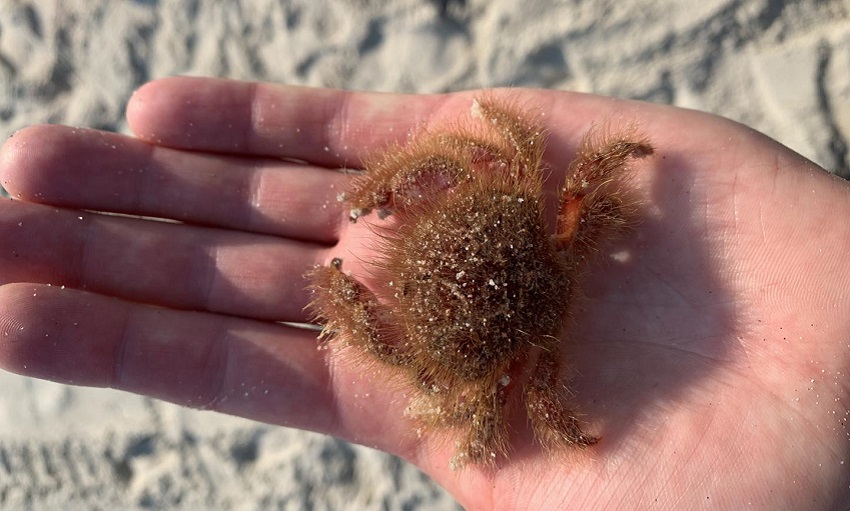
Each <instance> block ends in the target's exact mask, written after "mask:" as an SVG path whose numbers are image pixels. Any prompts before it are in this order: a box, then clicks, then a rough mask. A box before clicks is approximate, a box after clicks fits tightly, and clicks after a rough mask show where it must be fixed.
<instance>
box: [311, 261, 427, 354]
mask: <svg viewBox="0 0 850 511" xmlns="http://www.w3.org/2000/svg"><path fill="white" fill-rule="evenodd" d="M307 277H308V278H310V279H311V280H312V282H313V284H312V285H311V286H310V289H311V291H312V293H313V301H312V302H311V303H310V305H309V306H308V307H309V308H310V309H311V310H312V311H313V313H314V314H315V315H316V316H317V317H318V319H320V320H322V321H324V322H325V326H324V329H323V330H322V337H328V336H332V335H334V334H335V333H336V332H337V331H340V332H345V333H346V336H347V337H346V338H345V341H346V342H348V343H349V344H351V345H354V346H358V347H360V348H361V349H363V350H364V351H365V352H367V353H369V354H370V355H373V356H374V357H375V358H376V359H378V360H380V361H382V362H384V363H386V364H390V365H396V366H399V365H401V366H404V365H408V364H409V362H410V356H409V354H407V353H406V350H404V346H402V345H401V344H400V342H401V337H402V336H400V335H397V334H396V335H394V332H393V329H394V325H393V324H392V323H391V322H389V321H386V319H385V318H383V317H382V316H384V315H386V314H388V313H389V311H388V310H387V309H386V308H385V307H384V306H383V305H381V304H380V303H379V302H378V300H377V298H376V297H375V295H374V294H373V293H372V292H371V291H369V290H368V289H367V288H366V287H364V286H363V285H362V284H361V283H360V282H358V281H357V280H355V279H354V278H353V277H352V276H350V275H347V274H345V273H344V272H343V271H342V260H341V259H338V258H336V259H334V260H333V261H332V262H331V265H330V266H319V267H317V268H314V269H313V270H312V271H311V272H310V273H309V274H308V275H307Z"/></svg>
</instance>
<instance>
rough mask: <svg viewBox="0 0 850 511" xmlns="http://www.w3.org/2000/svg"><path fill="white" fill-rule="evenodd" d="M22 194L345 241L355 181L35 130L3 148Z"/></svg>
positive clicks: (110, 137) (5, 174)
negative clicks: (345, 200) (341, 232)
mask: <svg viewBox="0 0 850 511" xmlns="http://www.w3.org/2000/svg"><path fill="white" fill-rule="evenodd" d="M0 179H2V183H3V186H4V187H5V188H6V189H7V190H8V191H9V192H10V193H11V194H12V195H13V196H15V197H18V198H22V199H25V200H29V201H35V202H42V203H47V204H52V205H55V206H62V207H71V208H79V209H90V210H99V211H109V212H116V213H125V214H130V215H141V216H152V217H159V218H168V219H174V220H180V221H182V222H189V223H195V224H204V225H213V226H217V227H227V228H232V229H239V230H246V231H252V232H258V233H265V234H274V235H279V236H287V237H293V238H299V239H304V240H313V241H318V242H323V243H333V242H335V241H336V237H337V232H336V231H337V229H338V228H339V226H340V225H344V217H345V213H344V212H343V211H342V207H341V205H340V204H339V203H338V201H337V200H336V196H337V195H338V194H339V193H340V191H341V189H342V188H343V187H344V181H345V179H346V177H345V176H344V175H342V174H340V173H336V172H329V171H327V170H322V169H316V168H315V167H310V166H306V165H299V164H295V163H285V162H281V161H280V160H268V159H247V158H236V157H226V156H219V155H212V154H203V153H192V152H186V151H178V150H174V149H169V148H165V147H158V146H153V145H150V144H147V143H145V142H142V141H140V140H137V139H134V138H131V137H127V136H124V135H118V134H114V133H106V132H101V131H94V130H85V129H76V128H68V127H64V126H51V125H45V126H34V127H31V128H27V129H24V130H22V131H20V132H18V133H16V134H15V136H14V137H12V138H11V139H9V140H8V141H7V142H6V143H5V144H4V145H3V148H2V150H0Z"/></svg>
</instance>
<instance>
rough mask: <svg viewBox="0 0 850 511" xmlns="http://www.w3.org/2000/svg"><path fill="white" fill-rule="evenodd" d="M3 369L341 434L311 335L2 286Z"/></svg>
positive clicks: (22, 286) (77, 295) (93, 297)
mask: <svg viewBox="0 0 850 511" xmlns="http://www.w3.org/2000/svg"><path fill="white" fill-rule="evenodd" d="M0 304H2V306H0V367H2V368H4V369H6V370H8V371H11V372H15V373H19V374H25V375H28V376H34V377H37V378H45V379H49V380H53V381H58V382H62V383H73V384H75V385H87V386H96V387H113V388H116V389H121V390H127V391H130V392H135V393H138V394H144V395H148V396H152V397H156V398H159V399H164V400H167V401H171V402H174V403H178V404H180V405H185V406H191V407H195V408H203V409H211V410H218V411H222V412H225V413H231V414H236V415H242V416H246V417H252V418H255V419H259V420H263V421H267V422H273V423H277V424H285V425H291V426H296V427H300V428H306V429H311V430H316V431H325V432H335V431H333V430H332V428H333V427H334V424H335V422H336V421H335V420H334V415H335V410H334V406H335V404H334V403H335V400H334V397H333V395H332V390H331V386H330V385H329V382H328V378H329V376H328V368H327V364H326V363H325V360H324V358H323V357H322V356H321V355H320V353H319V352H317V350H316V345H315V332H308V331H304V330H298V329H294V328H289V327H284V326H281V325H276V324H271V323H261V322H257V321H250V320H244V319H237V318H232V317H227V316H220V315H216V314H209V313H200V312H185V311H175V310H169V309H161V308H157V307H152V306H145V305H140V304H134V303H131V302H125V301H122V300H118V299H113V298H107V297H104V296H101V295H97V294H92V293H86V292H81V291H76V290H71V289H60V288H57V287H47V286H43V285H34V284H10V285H5V286H0Z"/></svg>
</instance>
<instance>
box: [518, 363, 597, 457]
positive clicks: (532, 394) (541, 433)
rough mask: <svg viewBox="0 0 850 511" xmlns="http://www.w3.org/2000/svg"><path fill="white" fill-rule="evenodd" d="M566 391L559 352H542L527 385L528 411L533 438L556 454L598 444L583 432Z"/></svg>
mask: <svg viewBox="0 0 850 511" xmlns="http://www.w3.org/2000/svg"><path fill="white" fill-rule="evenodd" d="M566 392H567V387H566V385H565V384H564V383H563V382H562V381H561V375H560V362H559V359H558V358H557V349H555V350H554V351H552V350H547V351H543V352H541V353H540V358H539V359H538V360H537V363H536V365H535V366H534V370H533V371H532V374H531V378H530V379H529V381H528V383H526V386H525V408H526V412H527V413H528V419H529V421H530V422H531V426H532V429H533V430H534V437H535V438H536V439H537V441H538V442H540V444H541V445H542V446H543V447H544V448H545V449H548V450H552V451H556V450H557V449H559V448H563V447H570V446H579V447H585V446H588V445H593V444H595V443H596V442H597V438H596V437H594V436H592V435H588V434H587V433H585V432H584V431H583V430H582V428H581V426H580V421H579V419H578V416H577V414H576V412H575V410H574V409H573V408H572V407H571V406H569V403H568V399H567V397H568V396H566V395H565V393H566Z"/></svg>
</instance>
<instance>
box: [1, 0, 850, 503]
mask: <svg viewBox="0 0 850 511" xmlns="http://www.w3.org/2000/svg"><path fill="white" fill-rule="evenodd" d="M849 5H850V4H848V3H847V2H846V1H845V0H833V1H830V0H800V1H781V0H699V1H692V0H622V1H608V0H599V1H583V0H562V1H545V0H528V1H525V2H518V1H516V0H466V1H464V0H442V1H422V0H396V1H392V0H290V1H286V0H220V1H216V0H210V1H199V0H0V135H2V136H4V137H6V136H9V135H10V134H12V133H13V132H14V131H15V130H17V129H19V128H21V127H23V126H26V125H29V124H34V123H42V122H50V123H63V124H71V125H79V126H87V127H96V128H102V129H107V130H113V131H127V128H126V123H125V121H124V118H123V114H124V105H125V104H126V101H127V99H128V98H129V97H130V95H131V94H132V92H133V90H134V89H136V88H137V87H138V86H140V85H141V84H142V83H144V82H146V81H148V80H150V79H154V78H159V77H164V76H170V75H179V74H191V75H210V76H221V77H230V78H240V79H251V80H269V81H277V82H286V83H293V84H304V85H314V86H330V87H343V88H347V89H365V90H380V91H404V92H423V93H433V92H444V91H452V90H459V89H468V88H475V87H492V86H533V87H545V88H554V89H569V90H577V91H584V92H593V93H599V94H606V95H614V96H621V97H628V98H638V99H644V100H648V101H654V102H659V103H667V104H673V105H677V106H683V107H688V108H695V109H699V110H705V111H709V112H713V113H716V114H720V115H723V116H726V117H729V118H732V119H735V120H738V121H741V122H743V123H745V124H748V125H750V126H752V127H753V128H755V129H757V130H759V131H762V132H764V133H766V134H768V135H770V136H772V137H774V138H776V139H777V140H779V141H780V142H782V143H783V144H785V145H787V146H789V147H791V148H792V149H794V150H795V151H797V152H799V153H801V154H803V155H804V156H806V157H808V158H810V159H811V160H813V161H814V162H816V163H818V164H819V165H821V166H823V167H825V168H826V169H828V170H830V171H832V172H835V173H837V174H840V175H842V176H844V177H850V155H848V140H850V6H849ZM453 506H456V504H454V501H453V500H452V499H451V498H450V497H449V496H448V495H447V494H445V493H444V492H443V491H442V490H440V489H439V488H437V487H436V486H435V485H434V484H433V483H432V482H430V480H429V479H428V478H427V477H426V476H424V475H422V474H421V473H420V472H418V471H417V470H416V469H415V468H413V467H411V466H410V465H408V464H406V463H405V462H403V461H400V460H398V459H396V458H393V457H390V456H387V455H384V454H381V453H378V452H376V451H372V450H370V449H367V448H365V447H360V446H354V445H350V444H347V443H345V442H341V441H338V440H335V439H332V438H329V437H324V436H320V435H315V434H310V433H304V432H299V431H294V430H288V429H284V428H279V427H271V426H266V425H262V424H257V423H253V422H249V421H246V420H242V419H236V418H233V417H226V416H222V415H217V414H214V413H210V412H198V411H192V410H187V409H183V408H179V407H176V406H173V405H169V404H164V403H161V402H157V401H152V400H149V399H146V398H141V397H138V396H134V395H129V394H123V393H119V392H115V391H110V390H101V389H84V388H73V387H67V386H62V385H57V384H52V383H48V382H43V381H37V380H32V379H28V378H23V377H19V376H15V375H11V374H7V373H0V509H9V510H12V509H14V510H19V509H57V510H58V509H70V510H76V509H237V510H254V509H257V510H259V509H293V510H295V509H298V510H324V509H328V510H331V509H387V510H396V509H398V510H432V509H433V510H437V509H452V508H453Z"/></svg>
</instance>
